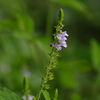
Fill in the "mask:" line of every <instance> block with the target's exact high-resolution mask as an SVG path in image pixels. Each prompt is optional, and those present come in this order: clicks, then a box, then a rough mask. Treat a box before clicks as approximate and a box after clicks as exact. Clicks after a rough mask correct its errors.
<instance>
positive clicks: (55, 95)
mask: <svg viewBox="0 0 100 100" xmlns="http://www.w3.org/2000/svg"><path fill="white" fill-rule="evenodd" d="M57 97H58V89H55V91H54V93H53V96H52V100H57Z"/></svg>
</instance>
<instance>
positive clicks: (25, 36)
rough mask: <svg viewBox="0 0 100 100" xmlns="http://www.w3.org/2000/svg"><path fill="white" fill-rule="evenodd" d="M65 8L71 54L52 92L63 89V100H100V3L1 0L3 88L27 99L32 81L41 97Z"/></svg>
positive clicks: (34, 91) (61, 63)
mask: <svg viewBox="0 0 100 100" xmlns="http://www.w3.org/2000/svg"><path fill="white" fill-rule="evenodd" d="M60 8H62V9H63V10H64V21H63V24H65V27H64V28H63V31H65V30H67V32H68V34H69V37H68V40H67V44H68V48H67V49H65V48H63V50H61V51H60V55H61V57H60V58H58V59H57V60H58V66H57V67H56V68H55V69H54V70H52V71H53V72H54V74H55V80H53V81H50V82H49V83H50V84H51V85H50V89H49V90H48V91H49V92H50V94H51V95H52V91H53V90H54V89H55V88H58V91H59V96H58V100H100V0H0V87H6V88H8V89H10V90H11V91H13V92H15V93H17V94H18V95H19V96H20V97H21V96H22V95H23V92H22V91H23V77H24V76H27V77H28V80H29V86H30V90H31V94H33V95H36V94H37V91H38V89H39V86H40V82H41V76H44V72H45V67H46V65H47V64H48V59H49V56H48V53H50V52H51V48H50V46H49V45H50V43H51V42H53V36H52V34H53V33H55V28H54V26H56V25H57V21H56V20H57V14H58V11H59V9H60ZM41 100H44V98H43V96H42V97H41Z"/></svg>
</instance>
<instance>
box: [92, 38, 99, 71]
mask: <svg viewBox="0 0 100 100" xmlns="http://www.w3.org/2000/svg"><path fill="white" fill-rule="evenodd" d="M91 59H92V62H93V65H94V67H95V69H97V70H98V71H100V45H99V43H98V42H97V41H96V40H94V39H92V40H91Z"/></svg>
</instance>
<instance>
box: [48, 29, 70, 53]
mask: <svg viewBox="0 0 100 100" xmlns="http://www.w3.org/2000/svg"><path fill="white" fill-rule="evenodd" d="M59 32H60V33H61V34H57V35H56V37H57V39H58V42H59V44H55V45H54V44H52V43H51V44H50V47H55V48H56V49H57V50H58V51H59V50H61V49H62V47H61V46H63V47H65V48H66V47H67V44H66V41H65V40H67V38H66V36H67V37H68V36H69V35H68V34H67V32H66V31H64V32H62V30H60V31H59Z"/></svg>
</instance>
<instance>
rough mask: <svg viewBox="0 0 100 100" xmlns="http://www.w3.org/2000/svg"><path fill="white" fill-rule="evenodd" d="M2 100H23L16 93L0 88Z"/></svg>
mask: <svg viewBox="0 0 100 100" xmlns="http://www.w3.org/2000/svg"><path fill="white" fill-rule="evenodd" d="M0 100H21V99H20V98H19V97H18V96H17V95H16V94H15V93H13V92H11V91H10V90H8V89H7V88H0Z"/></svg>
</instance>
